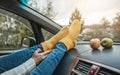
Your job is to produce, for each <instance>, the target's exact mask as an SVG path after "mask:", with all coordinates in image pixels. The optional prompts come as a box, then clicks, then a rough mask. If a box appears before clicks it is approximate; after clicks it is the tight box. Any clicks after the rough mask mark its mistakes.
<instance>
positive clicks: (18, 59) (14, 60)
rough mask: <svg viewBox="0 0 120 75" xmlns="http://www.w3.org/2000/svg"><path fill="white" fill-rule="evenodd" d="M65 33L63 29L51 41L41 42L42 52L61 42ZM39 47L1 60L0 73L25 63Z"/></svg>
mask: <svg viewBox="0 0 120 75" xmlns="http://www.w3.org/2000/svg"><path fill="white" fill-rule="evenodd" d="M67 33H68V28H67V27H64V28H63V29H61V30H60V31H59V32H58V33H57V34H56V35H54V36H53V37H52V38H51V39H49V40H47V41H45V42H42V43H41V45H42V48H43V50H44V51H46V49H47V50H48V49H51V48H53V47H54V46H55V44H56V43H57V42H58V41H59V40H61V39H62V38H63V37H64V36H65V35H66V34H67ZM40 47H41V46H40V45H37V46H33V47H31V48H28V49H26V50H23V51H19V52H15V53H12V54H10V55H8V56H6V57H3V58H1V59H0V73H2V72H4V71H7V70H10V69H12V68H14V67H16V66H18V65H20V64H22V63H23V62H25V61H26V60H28V59H29V58H30V57H31V56H32V54H33V53H34V51H35V50H36V49H37V48H40Z"/></svg>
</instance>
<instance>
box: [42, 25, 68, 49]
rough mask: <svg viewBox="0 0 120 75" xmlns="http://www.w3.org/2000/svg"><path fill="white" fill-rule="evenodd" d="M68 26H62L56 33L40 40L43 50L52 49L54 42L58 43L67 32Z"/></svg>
mask: <svg viewBox="0 0 120 75" xmlns="http://www.w3.org/2000/svg"><path fill="white" fill-rule="evenodd" d="M68 31H69V29H68V27H63V28H62V29H61V30H60V31H59V32H58V33H57V34H56V35H54V36H53V37H52V38H50V39H49V40H47V41H45V42H42V43H41V45H42V48H43V50H44V51H47V50H50V49H52V48H53V47H54V46H55V45H56V43H58V42H59V41H60V40H61V39H62V38H64V37H65V36H66V35H67V34H68Z"/></svg>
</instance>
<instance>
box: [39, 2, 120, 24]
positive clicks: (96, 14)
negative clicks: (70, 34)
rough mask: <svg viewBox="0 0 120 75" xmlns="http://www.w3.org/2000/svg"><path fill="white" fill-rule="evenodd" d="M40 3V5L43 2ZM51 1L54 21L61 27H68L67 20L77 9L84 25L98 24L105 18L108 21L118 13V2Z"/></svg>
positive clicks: (119, 6)
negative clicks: (54, 15)
mask: <svg viewBox="0 0 120 75" xmlns="http://www.w3.org/2000/svg"><path fill="white" fill-rule="evenodd" d="M38 1H40V3H41V4H40V5H42V4H44V3H45V0H38ZM48 1H52V3H53V7H54V11H55V12H57V13H58V14H57V16H56V18H55V21H56V22H57V23H59V24H61V25H68V24H69V18H70V16H71V14H72V12H73V11H74V9H75V8H77V9H78V10H79V11H80V13H81V14H82V18H83V20H84V23H85V25H88V24H93V23H98V22H100V20H101V19H102V18H103V17H105V18H106V19H108V20H109V21H111V20H112V19H113V17H115V15H116V13H118V12H120V0H48Z"/></svg>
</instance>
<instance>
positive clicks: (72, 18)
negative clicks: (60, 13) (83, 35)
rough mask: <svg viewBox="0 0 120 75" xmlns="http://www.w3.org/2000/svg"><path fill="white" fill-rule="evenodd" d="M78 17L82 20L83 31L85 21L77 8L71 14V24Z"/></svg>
mask: <svg viewBox="0 0 120 75" xmlns="http://www.w3.org/2000/svg"><path fill="white" fill-rule="evenodd" d="M75 19H78V20H79V21H80V22H81V28H82V29H81V32H82V30H83V25H84V21H83V20H82V15H81V14H80V11H79V10H78V9H75V10H74V12H73V13H72V14H71V17H70V20H69V25H71V23H72V22H73V20H75Z"/></svg>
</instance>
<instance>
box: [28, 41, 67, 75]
mask: <svg viewBox="0 0 120 75" xmlns="http://www.w3.org/2000/svg"><path fill="white" fill-rule="evenodd" d="M66 51H67V50H66V47H65V46H64V44H63V43H58V44H57V45H56V46H55V48H54V49H53V50H52V52H51V53H50V54H49V55H48V57H47V58H46V59H44V60H43V61H42V62H41V63H40V64H39V65H38V66H37V67H36V68H35V69H34V70H33V71H31V72H30V73H29V74H28V75H52V73H53V71H54V70H55V68H56V67H57V65H58V63H59V62H60V60H61V59H62V58H63V56H64V54H65V52H66Z"/></svg>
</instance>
